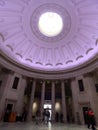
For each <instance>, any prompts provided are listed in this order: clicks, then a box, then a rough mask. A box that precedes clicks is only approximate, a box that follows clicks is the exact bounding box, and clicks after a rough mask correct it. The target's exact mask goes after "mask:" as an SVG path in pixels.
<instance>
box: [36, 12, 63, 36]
mask: <svg viewBox="0 0 98 130" xmlns="http://www.w3.org/2000/svg"><path fill="white" fill-rule="evenodd" d="M38 28H39V30H40V32H41V33H42V34H44V35H45V36H49V37H52V36H56V35H58V34H59V33H60V32H61V31H62V28H63V21H62V18H61V16H60V15H58V14H57V13H55V12H46V13H44V14H42V15H41V16H40V18H39V22H38Z"/></svg>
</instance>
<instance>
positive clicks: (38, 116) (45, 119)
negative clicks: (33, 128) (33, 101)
mask: <svg viewBox="0 0 98 130" xmlns="http://www.w3.org/2000/svg"><path fill="white" fill-rule="evenodd" d="M49 119H50V112H49V110H48V109H44V111H43V117H42V121H43V123H44V124H46V125H48V122H49ZM40 121H41V112H40V111H36V124H39V123H40Z"/></svg>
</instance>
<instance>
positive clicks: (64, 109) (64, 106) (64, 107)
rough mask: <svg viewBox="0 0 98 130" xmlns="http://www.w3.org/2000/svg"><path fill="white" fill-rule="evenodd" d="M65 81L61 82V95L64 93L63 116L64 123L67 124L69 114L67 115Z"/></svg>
mask: <svg viewBox="0 0 98 130" xmlns="http://www.w3.org/2000/svg"><path fill="white" fill-rule="evenodd" d="M64 87H65V86H64V81H63V80H62V81H61V93H62V114H63V121H64V123H66V122H67V114H66V98H65V88H64Z"/></svg>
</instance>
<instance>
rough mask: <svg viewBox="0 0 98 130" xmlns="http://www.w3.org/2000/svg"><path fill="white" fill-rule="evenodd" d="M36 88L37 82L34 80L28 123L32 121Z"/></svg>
mask: <svg viewBox="0 0 98 130" xmlns="http://www.w3.org/2000/svg"><path fill="white" fill-rule="evenodd" d="M35 87H36V80H33V85H32V92H31V98H30V103H29V110H28V117H27V120H28V121H31V120H32V106H33V102H34V93H35Z"/></svg>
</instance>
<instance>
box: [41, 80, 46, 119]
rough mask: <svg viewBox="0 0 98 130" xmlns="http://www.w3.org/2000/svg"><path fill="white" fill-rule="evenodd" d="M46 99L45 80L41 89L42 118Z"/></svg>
mask: <svg viewBox="0 0 98 130" xmlns="http://www.w3.org/2000/svg"><path fill="white" fill-rule="evenodd" d="M44 99H45V81H43V83H42V91H41V118H42V117H43V109H44V108H43V107H44V106H43V105H44Z"/></svg>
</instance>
